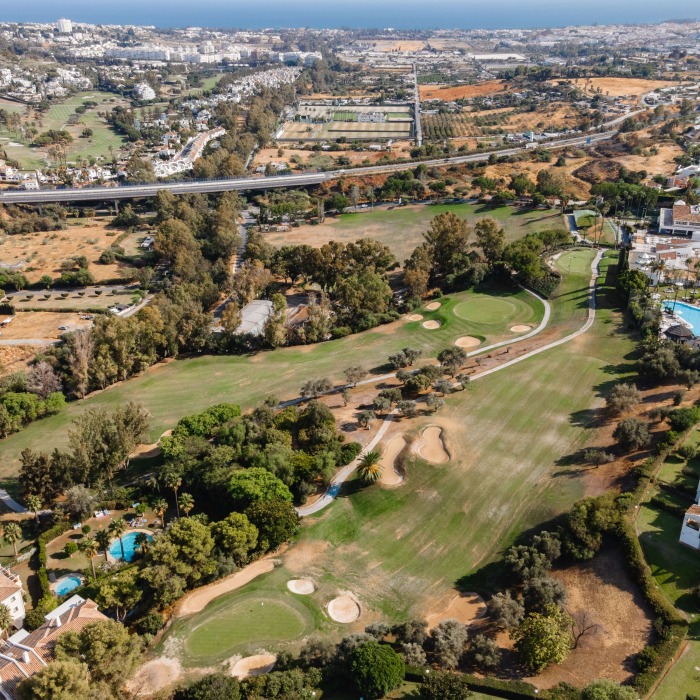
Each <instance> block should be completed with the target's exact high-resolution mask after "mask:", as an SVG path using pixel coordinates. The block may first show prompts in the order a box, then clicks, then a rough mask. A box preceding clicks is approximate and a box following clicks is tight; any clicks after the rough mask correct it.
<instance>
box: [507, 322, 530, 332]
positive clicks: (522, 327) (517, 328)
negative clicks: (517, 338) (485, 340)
mask: <svg viewBox="0 0 700 700" xmlns="http://www.w3.org/2000/svg"><path fill="white" fill-rule="evenodd" d="M510 330H511V332H512V333H524V332H525V331H529V330H531V326H527V325H525V324H524V323H521V324H520V325H518V326H511V328H510Z"/></svg>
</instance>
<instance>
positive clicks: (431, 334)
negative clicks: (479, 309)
mask: <svg viewBox="0 0 700 700" xmlns="http://www.w3.org/2000/svg"><path fill="white" fill-rule="evenodd" d="M489 291H490V290H484V291H483V292H462V293H460V294H453V295H450V296H449V298H448V299H446V300H443V302H444V303H443V304H442V306H441V307H440V309H438V310H436V311H432V312H430V311H427V310H419V312H420V313H421V314H422V315H423V316H424V319H425V320H437V321H439V322H440V323H441V324H442V325H441V327H440V328H438V329H437V330H427V329H426V328H424V327H423V326H422V323H421V322H418V321H417V322H407V321H406V320H405V319H401V320H399V321H396V322H394V323H392V324H389V325H386V326H381V327H379V328H375V329H372V330H370V331H367V332H366V333H361V334H358V335H353V336H348V337H347V338H341V339H340V340H335V341H330V342H327V343H320V344H318V345H314V346H305V347H303V346H302V347H291V348H281V349H279V350H276V351H274V352H260V353H256V354H254V355H249V356H205V357H198V358H195V359H187V360H178V361H176V362H170V363H168V364H164V365H160V366H158V367H155V368H152V369H151V370H149V371H148V372H146V373H145V374H144V375H142V376H140V377H136V378H135V379H131V380H129V382H127V383H126V384H123V385H121V386H115V387H112V388H111V389H107V390H105V391H103V392H100V393H99V394H97V395H95V396H93V397H91V398H89V399H87V400H86V401H81V402H74V403H71V404H69V405H68V406H67V407H66V409H65V410H64V411H62V412H61V413H60V414H57V415H55V416H51V417H49V418H46V419H42V420H41V421H38V422H35V423H33V424H31V425H29V426H28V427H27V428H26V429H24V430H22V431H21V432H19V433H16V434H15V435H12V436H10V437H9V438H6V439H5V440H3V441H1V442H0V445H1V446H2V451H3V457H4V459H3V461H2V462H1V463H0V484H4V486H3V488H10V489H11V490H13V491H15V490H16V482H15V481H14V475H15V474H16V470H17V464H18V460H19V454H20V452H21V451H22V450H23V449H25V448H26V447H31V448H32V449H35V450H40V449H43V448H44V446H45V445H47V444H51V445H52V446H58V447H61V446H63V445H65V444H66V439H67V436H66V428H67V427H68V425H69V424H70V422H71V421H72V420H73V419H74V418H75V417H76V416H77V415H78V414H79V413H80V412H82V411H84V410H86V409H87V408H90V407H92V406H107V407H109V408H110V409H112V408H114V407H116V406H117V405H119V404H121V403H122V402H124V401H139V402H141V403H143V404H144V406H145V407H146V409H147V410H148V411H149V413H150V416H151V441H155V440H156V439H157V438H158V437H159V436H160V435H161V433H162V432H163V431H164V430H166V429H168V428H172V427H173V425H174V424H175V423H176V422H177V420H179V419H180V418H181V417H182V416H183V415H187V414H190V413H195V412H197V411H201V410H204V409H205V408H207V407H208V406H211V405H213V404H215V403H220V402H222V401H228V402H231V401H232V402H235V403H239V404H240V405H241V406H242V407H243V408H251V407H253V406H254V405H256V404H258V403H260V402H261V401H263V400H264V399H265V398H266V397H268V396H276V397H277V398H278V399H285V398H292V397H295V396H298V392H299V388H300V387H301V385H302V384H303V382H304V381H305V379H308V378H309V377H318V378H321V377H328V378H330V379H331V380H334V381H335V382H337V383H340V382H342V381H343V374H342V373H343V370H344V369H345V368H346V367H349V366H352V365H357V364H363V365H364V366H366V367H367V369H374V370H375V371H376V372H378V373H383V372H385V371H387V368H386V367H385V366H384V363H385V362H386V358H387V357H388V356H389V355H390V354H392V353H394V352H397V351H398V350H400V349H401V348H403V347H406V346H407V345H411V346H413V347H419V348H421V349H422V350H423V352H424V354H425V355H426V356H434V355H436V354H437V353H438V352H439V351H440V350H441V349H443V348H444V347H446V346H448V345H451V344H452V343H453V342H454V340H455V339H456V338H459V337H460V336H463V335H477V336H481V337H484V338H485V339H486V341H488V342H497V341H499V340H503V339H505V338H508V337H515V336H516V334H514V333H511V332H510V331H509V330H508V329H509V328H510V326H512V325H513V324H514V323H524V324H532V325H537V324H538V323H539V322H540V320H541V319H542V314H543V307H542V304H541V302H540V301H538V300H537V299H535V298H534V297H533V296H532V295H530V294H528V293H527V292H524V291H515V292H513V291H506V292H503V291H498V290H496V291H495V293H496V294H497V295H498V298H499V300H504V301H507V303H508V306H507V309H508V313H504V314H503V315H502V316H501V317H500V320H499V321H494V322H493V323H490V324H487V323H484V322H483V320H479V319H478V318H477V319H475V320H465V319H463V318H459V317H458V316H457V315H455V314H454V313H453V312H452V310H453V309H454V308H455V307H456V306H457V305H460V304H461V305H464V304H467V305H471V306H474V307H476V306H478V305H480V304H481V303H482V302H483V301H484V300H485V299H488V298H490V297H491V294H490V293H489ZM491 291H493V290H491ZM463 308H465V307H464V306H460V309H463ZM47 440H50V441H51V442H47Z"/></svg>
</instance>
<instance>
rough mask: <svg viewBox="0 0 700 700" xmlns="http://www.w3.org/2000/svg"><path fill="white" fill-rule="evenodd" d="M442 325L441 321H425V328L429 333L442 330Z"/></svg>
mask: <svg viewBox="0 0 700 700" xmlns="http://www.w3.org/2000/svg"><path fill="white" fill-rule="evenodd" d="M441 325H442V324H441V323H440V321H423V328H427V329H428V330H429V331H434V330H435V329H436V328H440V326H441Z"/></svg>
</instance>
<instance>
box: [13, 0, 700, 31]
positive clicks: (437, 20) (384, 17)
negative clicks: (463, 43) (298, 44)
mask: <svg viewBox="0 0 700 700" xmlns="http://www.w3.org/2000/svg"><path fill="white" fill-rule="evenodd" d="M567 5H569V6H567ZM699 14H700V6H698V3H697V0H679V1H678V2H676V3H674V5H673V9H669V8H668V7H661V6H659V4H658V3H655V2H651V1H650V0H636V1H633V0H619V1H618V2H616V3H610V2H607V1H603V0H588V1H587V2H585V3H584V2H576V3H575V4H574V5H571V4H570V3H567V2H566V0H559V1H558V2H554V1H553V0H526V1H523V0H495V1H493V2H490V3H484V2H482V1H480V0H461V1H460V0H443V1H442V2H440V1H438V2H437V3H435V2H433V3H426V2H416V0H405V1H403V2H399V1H398V0H383V1H382V0H374V1H373V2H370V1H369V0H355V2H354V3H347V4H345V3H336V2H332V0H331V2H328V1H327V0H324V2H319V0H297V1H296V2H289V0H261V1H260V2H257V3H251V2H247V1H245V2H244V1H242V0H202V2H200V3H192V2H191V0H167V1H166V0H150V2H136V1H135V0H121V1H118V2H114V1H112V0H102V2H93V1H88V0H59V2H55V1H52V2H49V1H48V0H29V1H28V2H25V3H12V5H9V4H8V5H7V6H6V7H3V9H2V12H1V13H0V21H6V22H55V21H56V20H57V19H58V18H59V17H67V18H69V19H72V20H73V21H76V22H88V23H91V24H134V25H155V26H156V27H159V28H179V27H187V26H199V27H210V28H222V29H223V28H227V29H228V28H230V29H233V28H238V29H262V28H282V27H285V28H294V27H310V28H319V29H323V28H328V29H332V28H372V29H377V28H389V27H391V28H395V29H535V28H546V27H562V26H570V25H585V24H594V23H597V24H645V23H655V22H660V21H663V20H668V19H679V18H695V17H697V16H698V15H699Z"/></svg>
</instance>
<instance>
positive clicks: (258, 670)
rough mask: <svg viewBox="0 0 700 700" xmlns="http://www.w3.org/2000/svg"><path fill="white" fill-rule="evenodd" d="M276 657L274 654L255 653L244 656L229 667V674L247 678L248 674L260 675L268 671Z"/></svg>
mask: <svg viewBox="0 0 700 700" xmlns="http://www.w3.org/2000/svg"><path fill="white" fill-rule="evenodd" d="M276 662H277V657H276V656H275V655H274V654H255V656H246V658H245V659H241V660H240V661H237V662H236V663H235V664H234V665H233V667H232V668H231V669H230V674H231V675H232V676H235V677H236V678H248V677H249V676H262V675H263V674H264V673H269V672H270V671H272V669H273V668H274V667H275V663H276Z"/></svg>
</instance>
